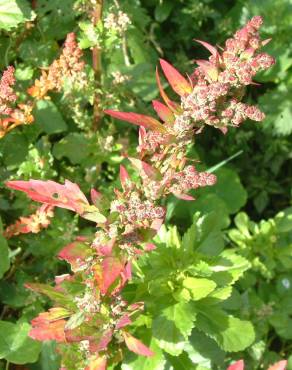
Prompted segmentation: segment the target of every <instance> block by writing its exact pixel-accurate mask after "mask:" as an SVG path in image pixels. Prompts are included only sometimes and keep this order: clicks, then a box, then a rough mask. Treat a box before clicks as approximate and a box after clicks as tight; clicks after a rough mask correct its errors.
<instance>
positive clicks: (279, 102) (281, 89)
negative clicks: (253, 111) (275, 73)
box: [259, 83, 292, 136]
mask: <svg viewBox="0 0 292 370" xmlns="http://www.w3.org/2000/svg"><path fill="white" fill-rule="evenodd" d="M291 98H292V89H291V87H290V86H289V87H288V86H286V85H285V84H284V83H283V84H280V85H278V87H277V88H276V89H273V90H270V91H268V92H267V93H265V94H264V95H262V96H261V97H260V99H259V104H260V106H261V108H262V110H263V111H264V112H265V114H266V119H265V126H264V127H265V128H266V129H268V128H269V129H272V131H273V133H274V134H276V135H278V136H286V135H290V134H291V132H292V112H291V106H290V103H289V102H290V101H291Z"/></svg>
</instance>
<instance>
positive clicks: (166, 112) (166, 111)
mask: <svg viewBox="0 0 292 370" xmlns="http://www.w3.org/2000/svg"><path fill="white" fill-rule="evenodd" d="M152 105H153V108H154V109H155V111H156V113H157V114H158V116H159V118H160V119H161V120H162V121H163V122H166V123H174V121H175V116H174V114H173V113H172V111H171V109H170V108H168V107H167V106H166V105H164V104H163V103H161V102H160V101H158V100H153V101H152Z"/></svg>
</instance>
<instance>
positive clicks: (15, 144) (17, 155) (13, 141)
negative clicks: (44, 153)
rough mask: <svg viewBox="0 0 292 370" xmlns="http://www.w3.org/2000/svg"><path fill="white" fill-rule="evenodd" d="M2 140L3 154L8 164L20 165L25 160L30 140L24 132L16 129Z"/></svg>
mask: <svg viewBox="0 0 292 370" xmlns="http://www.w3.org/2000/svg"><path fill="white" fill-rule="evenodd" d="M1 140H2V142H1V143H0V145H1V152H2V153H1V154H2V155H3V161H4V163H5V165H6V166H19V165H20V164H21V163H22V162H23V161H25V159H26V156H27V154H28V146H29V142H28V140H27V139H26V138H25V137H24V135H23V134H22V133H20V132H18V131H16V130H15V131H14V132H11V133H9V135H7V136H5V137H4V138H3V139H1ZM11 148H13V150H11Z"/></svg>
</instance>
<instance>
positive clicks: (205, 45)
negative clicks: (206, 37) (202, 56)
mask: <svg viewBox="0 0 292 370" xmlns="http://www.w3.org/2000/svg"><path fill="white" fill-rule="evenodd" d="M195 41H196V42H198V43H199V44H201V45H203V46H204V47H205V48H206V49H207V50H209V51H210V53H211V54H212V55H213V56H214V57H215V58H216V59H217V60H219V53H218V51H217V49H216V48H215V47H214V46H213V45H211V44H209V43H208V42H206V41H202V40H196V39H195Z"/></svg>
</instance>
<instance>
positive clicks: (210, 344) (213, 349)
mask: <svg viewBox="0 0 292 370" xmlns="http://www.w3.org/2000/svg"><path fill="white" fill-rule="evenodd" d="M184 350H185V351H186V352H187V354H188V355H189V358H190V360H191V361H192V362H193V363H194V364H198V365H201V366H206V367H207V368H208V369H210V368H211V364H212V362H213V363H215V364H217V365H221V366H222V365H223V361H224V357H225V353H224V352H223V351H222V350H221V349H220V348H219V347H218V345H217V343H216V342H215V341H214V340H213V339H211V338H209V337H207V336H206V335H205V334H204V333H201V332H200V331H198V330H196V329H195V330H193V332H192V335H191V337H190V338H189V341H188V343H186V346H185V348H184Z"/></svg>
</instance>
